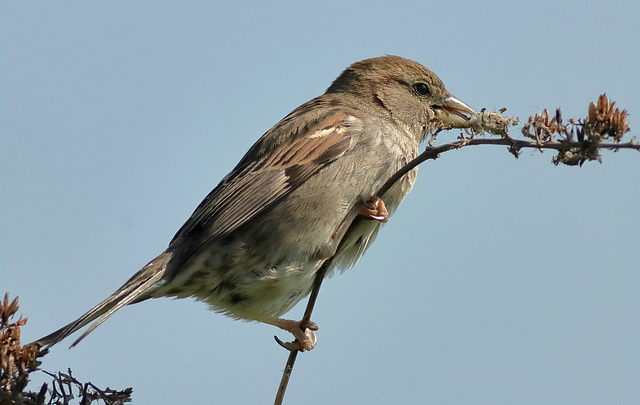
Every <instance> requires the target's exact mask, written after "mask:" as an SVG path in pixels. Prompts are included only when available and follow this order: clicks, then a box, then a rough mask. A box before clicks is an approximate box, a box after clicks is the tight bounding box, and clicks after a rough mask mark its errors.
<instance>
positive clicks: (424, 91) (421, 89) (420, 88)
mask: <svg viewBox="0 0 640 405" xmlns="http://www.w3.org/2000/svg"><path fill="white" fill-rule="evenodd" d="M413 89H414V90H415V91H416V93H418V94H420V95H421V96H428V95H429V93H430V91H429V86H428V85H427V84H426V83H422V82H420V83H416V84H414V85H413Z"/></svg>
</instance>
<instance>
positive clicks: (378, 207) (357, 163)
mask: <svg viewBox="0 0 640 405" xmlns="http://www.w3.org/2000/svg"><path fill="white" fill-rule="evenodd" d="M474 115H476V112H475V111H474V110H473V109H471V108H470V107H469V106H467V105H466V104H465V103H463V102H462V101H460V100H459V99H457V98H455V97H454V96H452V95H451V94H450V93H449V92H448V91H447V90H446V89H445V86H444V84H443V83H442V81H441V80H440V79H439V78H438V76H436V75H435V74H434V73H433V72H431V71H430V70H429V69H427V68H425V67H424V66H422V65H421V64H419V63H417V62H414V61H412V60H408V59H405V58H402V57H399V56H390V55H387V56H382V57H377V58H372V59H366V60H362V61H360V62H356V63H354V64H352V65H351V66H349V67H348V68H346V69H345V70H344V71H343V72H342V73H341V74H340V75H339V76H338V78H336V79H335V81H333V83H332V84H331V85H330V86H329V88H328V89H327V90H326V92H325V93H324V94H323V95H321V96H319V97H316V98H314V99H312V100H310V101H308V102H306V103H304V104H302V105H301V106H299V107H298V108H296V109H295V110H293V112H291V113H290V114H289V115H287V116H286V117H284V118H283V119H282V120H281V121H280V122H278V123H277V124H276V125H275V126H274V127H273V128H271V129H270V130H269V131H267V132H266V133H265V134H264V135H262V137H260V139H258V141H257V142H256V143H255V144H254V145H253V146H252V147H251V148H250V149H249V151H248V152H247V153H246V154H245V155H244V157H242V159H241V160H240V162H239V163H238V164H237V165H236V166H235V167H234V168H233V170H232V171H231V172H230V173H229V174H227V175H226V176H225V177H224V178H223V179H222V181H220V183H219V184H218V185H217V186H216V187H215V188H214V189H213V191H211V192H210V193H209V195H207V196H206V198H205V199H204V200H203V201H202V202H201V203H200V205H198V207H197V208H196V210H195V211H194V212H193V214H192V215H191V217H190V218H189V219H188V220H187V222H186V223H185V224H184V225H183V226H182V227H181V228H180V229H179V230H178V232H177V233H176V235H175V236H174V237H173V239H172V240H171V242H170V243H169V247H168V248H167V249H166V250H165V251H164V252H162V253H161V254H160V255H159V256H157V257H156V258H154V259H153V260H151V261H150V262H149V263H148V264H147V265H146V266H144V267H143V268H142V269H141V270H140V271H138V272H137V273H135V274H134V275H133V276H132V277H131V278H130V279H129V280H127V282H126V283H124V285H123V286H122V287H120V288H119V289H118V290H117V291H116V292H114V293H113V294H112V295H110V296H109V297H107V298H106V299H105V300H103V301H102V302H100V303H99V304H98V305H96V306H95V307H93V308H92V309H90V310H89V311H88V312H86V313H85V314H84V315H82V316H80V317H79V318H78V319H76V320H75V321H73V322H71V323H69V324H68V325H66V326H64V327H62V328H60V329H59V330H57V331H55V332H53V333H51V334H49V335H47V336H45V337H43V338H41V339H39V340H38V341H36V342H34V343H36V344H38V345H39V346H41V347H50V346H52V345H54V344H56V343H58V342H60V341H61V340H63V339H64V338H66V337H67V336H69V335H71V334H72V333H74V332H76V331H78V330H79V329H81V328H83V327H85V326H87V325H89V324H90V323H92V322H93V324H92V325H91V326H90V327H89V328H87V329H86V330H85V331H84V333H83V334H82V335H81V336H80V338H78V339H77V340H76V341H75V343H74V344H73V345H75V344H77V343H78V342H79V341H80V340H82V339H83V338H84V337H85V336H86V335H87V334H89V333H90V332H91V331H93V330H94V329H95V328H96V327H97V326H98V325H100V324H101V323H103V322H104V321H105V320H106V319H107V318H109V317H110V316H111V315H113V314H114V313H115V312H116V311H118V310H119V309H120V308H122V307H124V306H126V305H129V304H132V303H137V302H140V301H144V300H146V299H149V298H157V297H175V298H186V297H194V298H195V299H196V300H198V301H203V302H205V303H207V304H208V305H209V306H210V308H211V309H212V310H214V311H216V312H220V313H222V314H224V315H227V316H229V317H231V318H235V319H242V320H249V321H259V322H264V323H267V324H271V325H274V326H277V327H279V328H281V329H284V330H286V331H289V332H290V333H292V334H293V336H294V338H295V339H294V341H293V342H289V343H287V344H285V347H286V348H288V349H289V350H300V351H305V350H311V349H313V347H314V346H315V344H316V341H317V338H316V334H315V332H314V331H315V330H317V329H318V328H317V325H316V324H315V323H313V322H309V323H308V324H305V325H301V324H300V322H299V321H293V320H287V319H283V318H282V316H283V315H284V314H285V313H286V312H288V311H289V310H290V309H291V308H292V307H293V306H294V305H296V304H297V303H298V302H299V301H300V300H301V299H303V298H304V297H306V296H307V295H308V294H309V293H310V291H311V289H312V286H313V282H314V277H315V274H316V272H317V271H318V270H319V269H320V267H321V266H322V265H323V263H324V262H325V261H326V260H328V259H332V260H331V265H330V269H329V272H328V273H327V274H331V273H334V272H335V269H345V268H347V267H350V266H353V265H354V264H355V263H356V262H357V261H358V259H359V258H360V257H361V256H362V255H363V254H364V252H365V251H366V250H367V248H368V247H369V246H370V245H371V243H372V242H373V241H374V239H375V238H376V235H377V233H378V231H379V230H380V227H381V225H382V224H383V223H385V222H387V220H388V218H389V216H390V215H391V214H392V213H393V212H394V211H395V210H396V209H397V208H398V206H399V205H400V203H401V202H402V200H403V198H404V197H405V196H406V195H407V194H408V193H409V191H410V190H411V188H412V186H413V184H414V182H415V180H416V175H417V168H416V169H414V170H412V171H410V172H409V173H407V174H406V175H405V176H403V177H402V178H401V179H400V180H399V181H398V182H397V183H395V185H394V186H393V187H392V188H391V189H389V191H388V192H387V193H385V194H384V196H378V195H376V192H377V190H378V189H379V188H380V187H381V186H382V185H383V184H384V183H385V181H386V180H387V179H389V178H390V177H391V176H392V175H393V174H394V173H395V172H396V171H397V170H399V169H400V168H401V167H402V166H404V165H405V164H407V163H408V162H409V161H411V160H412V159H413V158H415V157H416V156H417V155H418V150H419V149H418V148H419V146H420V143H421V142H422V141H424V140H425V138H427V137H428V136H429V135H430V134H432V133H433V132H435V130H437V129H438V128H467V127H469V126H470V121H469V120H470V118H471V117H472V116H474ZM382 197H383V198H382ZM73 345H72V346H73Z"/></svg>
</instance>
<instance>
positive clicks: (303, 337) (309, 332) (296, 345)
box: [267, 318, 318, 352]
mask: <svg viewBox="0 0 640 405" xmlns="http://www.w3.org/2000/svg"><path fill="white" fill-rule="evenodd" d="M267 323H269V324H271V325H273V326H277V327H278V328H280V329H284V330H286V331H287V332H290V333H291V334H292V335H293V336H294V337H295V340H294V341H293V342H283V341H282V340H280V339H279V338H278V337H277V336H274V338H275V339H276V342H278V344H279V345H280V346H282V347H284V348H285V349H287V350H289V351H294V350H299V351H301V352H304V351H307V350H311V349H313V348H314V347H315V346H316V342H317V340H318V339H317V338H316V334H315V333H314V331H316V330H318V325H316V323H315V322H312V321H309V322H307V323H306V324H304V325H302V324H301V323H300V321H292V320H289V319H282V318H278V319H276V320H273V321H270V322H267Z"/></svg>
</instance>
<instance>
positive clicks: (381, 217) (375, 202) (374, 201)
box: [316, 196, 389, 259]
mask: <svg viewBox="0 0 640 405" xmlns="http://www.w3.org/2000/svg"><path fill="white" fill-rule="evenodd" d="M357 216H362V217H365V218H367V219H373V220H376V221H380V222H387V221H388V220H389V212H388V211H387V207H386V206H385V205H384V201H382V199H381V198H380V197H378V196H375V197H371V198H370V199H369V200H367V201H359V202H358V203H356V205H354V206H353V208H351V210H350V211H349V212H348V213H347V216H346V217H344V219H343V220H342V222H340V224H339V225H338V227H337V228H336V230H335V231H334V232H333V235H331V240H329V243H327V244H326V245H324V246H323V247H322V248H321V249H319V250H318V252H317V253H316V258H317V259H327V258H329V257H331V256H333V255H335V254H336V250H337V249H338V245H339V244H340V241H341V240H342V238H343V237H344V235H345V234H346V233H347V229H349V227H350V226H351V223H352V222H353V220H354V219H355V218H356V217H357Z"/></svg>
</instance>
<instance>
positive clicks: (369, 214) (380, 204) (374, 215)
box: [360, 196, 389, 222]
mask: <svg viewBox="0 0 640 405" xmlns="http://www.w3.org/2000/svg"><path fill="white" fill-rule="evenodd" d="M361 204H362V205H361V212H360V215H362V216H364V217H366V218H368V219H374V220H376V221H380V222H387V221H388V220H389V211H387V207H386V206H385V205H384V201H382V199H381V198H380V197H378V196H375V197H371V198H370V199H369V200H368V201H366V202H362V203H361Z"/></svg>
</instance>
